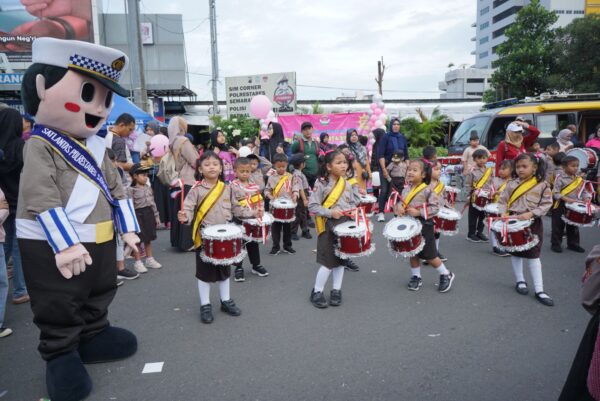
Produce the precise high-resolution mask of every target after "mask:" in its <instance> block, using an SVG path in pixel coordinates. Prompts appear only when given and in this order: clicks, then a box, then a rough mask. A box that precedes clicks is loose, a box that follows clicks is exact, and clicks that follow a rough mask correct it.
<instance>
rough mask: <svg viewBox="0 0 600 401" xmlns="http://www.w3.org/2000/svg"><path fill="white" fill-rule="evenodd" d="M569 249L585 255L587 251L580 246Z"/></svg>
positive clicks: (568, 246) (571, 246)
mask: <svg viewBox="0 0 600 401" xmlns="http://www.w3.org/2000/svg"><path fill="white" fill-rule="evenodd" d="M567 249H569V250H571V251H574V252H579V253H585V249H583V248H582V247H580V246H579V245H567Z"/></svg>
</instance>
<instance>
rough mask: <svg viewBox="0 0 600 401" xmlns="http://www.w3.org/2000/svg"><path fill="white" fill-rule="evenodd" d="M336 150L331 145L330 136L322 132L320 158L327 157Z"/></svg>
mask: <svg viewBox="0 0 600 401" xmlns="http://www.w3.org/2000/svg"><path fill="white" fill-rule="evenodd" d="M333 149H335V145H333V144H331V143H329V134H328V133H327V132H321V135H320V136H319V157H323V156H325V155H326V154H327V153H329V152H330V151H332V150H333Z"/></svg>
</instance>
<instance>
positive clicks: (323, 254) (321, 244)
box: [317, 217, 350, 269]
mask: <svg viewBox="0 0 600 401" xmlns="http://www.w3.org/2000/svg"><path fill="white" fill-rule="evenodd" d="M348 220H350V219H349V218H348V217H344V218H341V219H337V220H334V219H327V223H325V231H323V233H321V234H319V237H318V238H317V263H318V264H320V265H322V266H325V267H327V268H328V269H333V268H334V267H338V266H343V264H344V260H343V259H340V258H338V257H337V256H335V248H336V246H337V237H336V236H335V234H334V233H333V228H334V227H335V226H337V225H338V224H341V223H344V222H346V221H348Z"/></svg>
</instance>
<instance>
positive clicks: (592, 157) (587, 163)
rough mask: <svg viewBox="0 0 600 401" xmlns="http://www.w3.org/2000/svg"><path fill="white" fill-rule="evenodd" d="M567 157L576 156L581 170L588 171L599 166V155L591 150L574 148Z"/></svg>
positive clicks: (568, 152)
mask: <svg viewBox="0 0 600 401" xmlns="http://www.w3.org/2000/svg"><path fill="white" fill-rule="evenodd" d="M567 155H569V156H574V157H576V158H577V160H579V169H580V170H588V169H592V168H595V167H596V166H597V165H598V158H599V155H598V153H597V152H596V151H595V150H594V149H591V148H574V149H571V150H569V151H567Z"/></svg>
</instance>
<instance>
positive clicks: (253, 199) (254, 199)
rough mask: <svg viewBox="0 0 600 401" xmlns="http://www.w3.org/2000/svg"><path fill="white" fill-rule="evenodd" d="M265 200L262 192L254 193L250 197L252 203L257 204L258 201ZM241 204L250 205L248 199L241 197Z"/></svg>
mask: <svg viewBox="0 0 600 401" xmlns="http://www.w3.org/2000/svg"><path fill="white" fill-rule="evenodd" d="M262 200H263V197H262V195H261V194H254V195H252V196H251V197H250V205H256V204H257V203H259V202H261V201H262ZM238 202H239V204H240V206H243V207H246V206H248V201H247V200H246V199H245V198H242V199H240V200H239V201H238Z"/></svg>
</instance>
